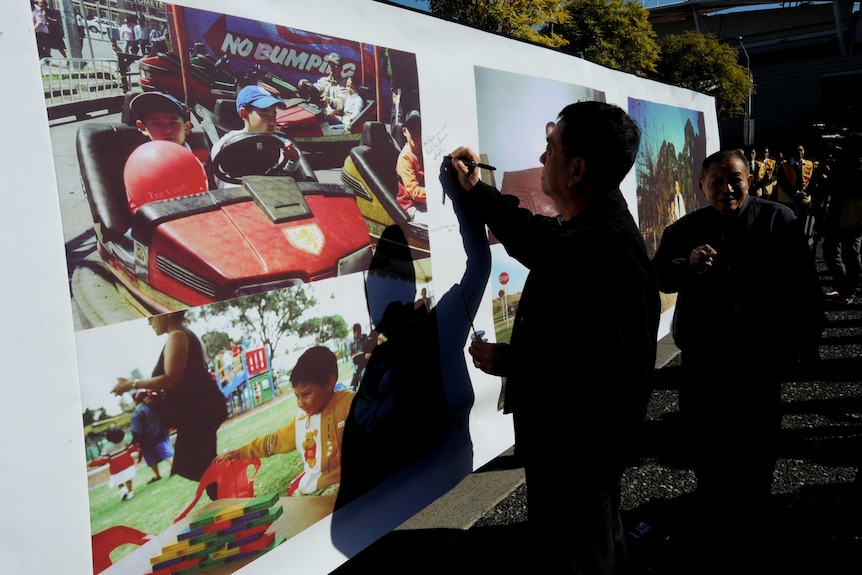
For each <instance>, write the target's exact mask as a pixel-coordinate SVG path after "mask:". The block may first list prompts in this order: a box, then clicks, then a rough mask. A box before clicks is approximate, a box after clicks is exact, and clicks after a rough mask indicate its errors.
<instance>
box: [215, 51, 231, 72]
mask: <svg viewBox="0 0 862 575" xmlns="http://www.w3.org/2000/svg"><path fill="white" fill-rule="evenodd" d="M228 64H230V56H228V55H227V54H224V55H222V56H221V57H220V58H219V59H218V60H216V61H215V64H214V65H213V68H215V70H216V71H221V70H222V69H223V68H226V67H227V65H228Z"/></svg>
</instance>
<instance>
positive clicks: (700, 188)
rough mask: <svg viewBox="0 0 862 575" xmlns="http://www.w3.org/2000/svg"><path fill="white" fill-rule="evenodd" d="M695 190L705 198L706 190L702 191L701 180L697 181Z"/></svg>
mask: <svg viewBox="0 0 862 575" xmlns="http://www.w3.org/2000/svg"><path fill="white" fill-rule="evenodd" d="M697 189H698V190H700V193H701V194H703V195H704V197H706V190H704V189H703V178H698V179H697Z"/></svg>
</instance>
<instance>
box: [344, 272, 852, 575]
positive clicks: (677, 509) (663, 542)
mask: <svg viewBox="0 0 862 575" xmlns="http://www.w3.org/2000/svg"><path fill="white" fill-rule="evenodd" d="M818 267H819V268H820V270H821V279H822V282H823V289H824V291H828V290H829V289H830V286H829V276H828V274H827V273H826V272H825V268H824V266H823V265H822V261H820V260H818ZM827 319H828V325H827V327H826V329H825V331H824V333H823V341H822V345H821V361H820V362H819V364H818V365H815V366H811V367H807V368H802V367H800V369H799V372H798V377H796V378H795V381H793V382H791V383H787V384H785V385H784V387H783V391H782V399H783V424H782V425H783V432H782V439H781V441H782V442H781V451H780V459H779V461H778V464H777V466H776V470H775V474H774V479H773V486H772V501H771V502H770V505H771V509H772V511H773V517H774V519H775V520H774V522H773V523H770V524H765V523H764V524H761V525H753V527H754V528H755V529H756V530H758V531H757V533H758V536H760V532H761V530H762V539H761V538H759V539H758V543H757V545H758V548H759V551H762V552H763V554H764V557H765V562H764V563H762V564H760V565H758V566H755V565H752V564H751V563H750V562H747V561H746V560H745V555H744V552H741V553H743V555H742V556H739V555H733V554H732V552H733V551H734V550H736V549H738V548H739V545H738V544H735V543H736V542H737V541H738V539H736V538H735V534H734V532H733V530H732V529H731V530H730V531H729V532H721V533H720V534H719V537H718V538H716V537H715V533H714V532H711V534H710V535H709V536H705V535H704V534H703V532H702V531H701V530H699V529H698V527H697V526H698V521H706V522H707V523H708V521H709V518H704V517H693V516H692V515H691V513H690V511H691V510H692V508H693V505H692V495H691V493H692V492H693V491H694V489H695V487H696V479H695V476H694V474H693V473H692V472H691V470H690V468H689V467H687V465H686V460H685V457H684V454H683V453H680V451H679V441H680V433H679V427H678V425H679V424H678V405H677V393H676V389H677V386H676V384H675V381H676V378H677V377H678V369H679V365H678V358H676V359H674V360H672V361H671V362H669V363H668V364H667V365H666V366H664V367H663V368H661V369H660V370H658V372H657V375H658V378H657V386H656V390H655V392H654V393H653V397H652V401H651V404H650V409H649V414H648V422H647V429H646V432H645V435H644V445H643V449H642V456H641V459H640V460H639V462H638V465H637V466H635V467H632V468H630V469H628V470H627V471H626V474H625V477H624V483H623V484H624V487H623V501H622V506H623V513H624V515H623V520H624V523H625V524H626V527H627V529H628V530H631V531H635V530H636V529H637V527H638V525H641V526H643V525H642V524H645V525H648V526H649V528H648V529H647V530H646V532H645V534H644V535H643V536H642V537H640V538H635V537H630V539H629V541H630V545H629V551H630V556H631V560H632V564H633V565H632V566H633V569H632V571H633V573H635V574H638V575H640V574H657V575H701V574H703V575H711V574H714V573H742V572H745V573H758V572H761V573H781V574H782V575H797V574H798V575H821V574H828V575H842V574H845V573H846V574H851V573H852V574H854V575H858V574H859V573H862V561H860V559H862V506H860V501H862V497H860V495H862V483H855V479H856V473H857V469H858V467H859V464H860V462H862V382H860V380H862V353H860V352H862V300H860V298H857V301H856V302H855V303H852V304H849V305H846V304H843V303H842V304H839V303H838V302H831V301H830V302H829V303H828V304H827ZM741 399H744V398H741ZM505 459H506V458H499V459H498V460H495V461H494V462H492V463H493V465H495V466H498V467H499V466H501V465H503V466H505V465H513V463H512V462H511V461H505ZM489 465H490V464H489ZM480 471H481V470H480ZM525 495H526V489H525V486H524V485H523V484H522V485H521V486H520V487H518V488H517V489H516V490H515V491H513V492H512V493H511V494H510V495H509V496H508V497H506V498H505V499H504V500H502V501H501V502H500V503H499V504H498V505H497V506H496V507H494V508H493V509H492V510H491V511H489V512H488V513H487V514H486V515H485V516H484V517H483V518H481V519H480V520H479V521H477V522H476V523H475V525H474V526H473V527H471V528H470V529H468V530H466V531H454V532H453V531H452V530H427V531H426V532H424V533H421V534H418V533H403V532H398V531H396V532H393V533H390V534H389V535H387V537H385V538H384V539H385V540H387V544H386V545H385V546H381V547H380V549H385V552H386V555H385V556H381V554H380V553H377V554H375V550H374V549H373V547H374V546H372V548H369V549H368V550H366V551H368V553H365V557H364V559H365V560H366V561H367V562H366V563H363V564H364V565H372V564H373V565H374V566H375V568H374V572H376V573H393V574H402V573H408V574H419V575H432V574H433V575H436V574H444V573H445V574H447V575H453V574H457V573H465V574H466V573H470V574H476V573H495V574H505V573H532V572H533V570H532V569H531V566H532V565H534V563H533V559H534V558H533V557H532V556H531V552H530V549H528V548H525V547H527V546H525V545H524V541H525V537H526V533H525V529H526V520H527V507H526V497H525ZM561 521H565V518H561ZM748 521H750V520H749V519H748V518H746V517H740V518H739V524H740V525H745V524H747V522H748ZM398 549H400V552H399V551H393V550H398ZM393 553H397V555H398V556H397V557H396V556H393ZM360 555H362V554H360ZM728 557H735V560H736V561H737V562H735V563H730V564H728V562H727V561H726V559H727V558H728ZM369 559H370V560H371V561H369ZM352 562H353V561H351V562H349V563H352ZM358 566H359V563H357V567H358ZM345 572H346V571H345ZM338 573H341V571H338Z"/></svg>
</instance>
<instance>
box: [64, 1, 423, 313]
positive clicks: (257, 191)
mask: <svg viewBox="0 0 862 575" xmlns="http://www.w3.org/2000/svg"><path fill="white" fill-rule="evenodd" d="M165 15H166V20H167V24H168V26H167V28H166V30H167V34H168V35H167V38H166V41H165V42H163V43H162V44H161V45H159V44H156V43H154V44H153V46H154V47H156V48H163V49H164V51H157V50H156V49H152V50H150V51H149V52H148V53H146V54H143V55H142V56H132V57H131V58H130V57H129V55H125V54H122V55H120V56H119V57H120V58H121V59H126V60H128V59H131V60H133V62H132V64H131V67H130V71H131V75H130V76H129V78H130V79H129V80H128V87H129V90H128V91H127V92H125V94H124V97H123V99H122V111H121V112H120V113H116V114H109V115H107V116H98V117H95V118H93V119H90V120H85V121H84V122H81V123H79V125H76V126H75V128H74V129H73V128H67V129H66V130H65V131H64V132H63V134H64V135H63V136H59V135H58V137H57V138H56V139H55V155H56V156H57V157H60V156H65V157H68V156H69V155H71V154H74V156H75V158H76V160H77V161H76V162H58V166H60V167H62V172H61V171H59V170H58V182H59V185H60V187H61V188H63V190H61V194H62V193H63V191H66V192H67V193H68V194H70V196H69V201H65V202H63V204H62V206H63V212H62V215H63V221H64V234H65V236H66V238H67V254H68V260H69V261H68V266H69V274H70V282H71V297H72V302H73V310H74V314H75V321H76V326H77V328H78V329H86V328H90V327H95V326H99V325H106V324H110V323H113V322H115V321H126V320H129V319H134V318H136V317H142V316H147V315H150V314H153V313H163V312H167V311H171V310H178V309H184V308H187V307H190V306H200V305H206V304H208V303H211V302H216V301H223V300H227V299H230V298H234V297H241V296H244V295H249V294H254V293H262V292H265V291H269V290H273V289H280V288H285V287H291V286H297V285H302V284H306V283H309V282H314V281H318V280H321V279H324V278H331V277H338V276H345V275H348V274H351V273H356V272H362V271H365V270H367V269H368V266H369V264H370V259H371V256H372V254H373V251H374V249H375V247H376V245H377V243H378V242H379V239H380V236H381V235H382V233H383V231H384V230H385V229H386V228H387V227H388V226H392V225H395V226H399V227H400V228H401V229H402V230H403V232H404V237H405V240H406V242H407V244H408V245H409V246H410V248H411V253H412V254H413V257H414V258H427V257H429V255H430V245H429V240H428V224H427V219H426V218H424V213H423V212H425V211H427V210H426V206H427V204H425V203H424V201H423V202H422V203H421V204H420V202H419V201H416V202H410V201H409V198H408V200H407V201H405V191H404V190H405V184H404V183H403V180H404V177H402V176H401V175H399V174H398V173H397V172H396V164H397V162H398V158H399V153H400V152H402V151H403V150H404V148H405V147H407V148H408V149H411V150H416V151H415V152H414V154H413V156H414V157H416V158H417V162H418V165H419V166H420V168H421V145H417V144H416V142H421V139H420V138H421V135H420V134H421V110H420V104H419V91H418V74H417V68H416V59H415V56H414V55H413V54H410V53H406V52H400V51H397V50H391V49H387V48H386V47H381V46H375V45H370V44H365V43H362V42H361V41H358V40H354V39H343V38H334V37H330V36H326V35H322V34H316V33H313V32H309V31H304V30H297V29H293V28H289V27H286V26H276V25H273V24H266V23H262V22H257V21H253V20H248V19H244V18H238V17H232V16H226V15H224V14H216V13H212V12H206V11H202V10H195V9H191V8H183V7H180V6H172V5H167V6H166V13H165ZM91 42H92V40H91ZM103 42H104V43H107V39H106V40H104V41H103ZM120 48H121V47H120ZM135 71H137V72H138V75H135V73H134V72H135ZM246 86H254V87H256V88H255V89H256V90H257V91H258V92H260V93H262V94H268V95H269V96H270V97H271V98H272V99H266V96H257V98H258V99H257V100H255V101H256V102H257V103H259V104H260V103H263V102H266V103H267V105H270V103H271V102H276V101H278V104H277V105H276V106H275V110H274V118H272V121H271V122H270V123H269V125H263V124H262V123H261V122H257V123H256V122H255V120H256V118H254V117H252V118H246V119H245V120H244V119H243V114H246V116H248V114H247V113H246V111H245V110H241V108H243V107H244V108H245V109H246V110H250V109H251V108H248V106H249V105H253V104H254V102H250V100H249V97H248V96H245V97H243V98H242V99H241V100H240V101H238V99H237V98H238V96H239V94H240V93H241V92H242V88H244V87H246ZM141 93H145V94H160V95H166V96H169V97H171V98H173V99H174V100H175V101H176V102H177V105H182V104H187V108H188V111H187V117H186V119H187V120H188V122H189V124H188V126H189V128H188V129H187V130H186V132H187V133H186V134H185V137H184V138H176V137H174V138H173V140H174V141H175V142H176V143H181V144H184V145H182V146H175V147H171V146H165V145H163V143H162V142H160V143H159V144H157V143H156V142H154V141H150V140H159V139H165V137H171V134H168V136H164V137H162V135H161V134H160V132H159V129H158V128H157V127H154V125H153V124H152V122H157V121H160V120H158V119H150V118H141V117H140V116H141V114H144V113H145V112H146V113H147V114H150V115H151V113H150V112H149V110H150V108H152V107H153V106H154V105H153V104H151V103H150V104H149V105H148V106H147V107H145V106H144V104H143V102H144V100H138V103H137V105H136V101H135V97H136V96H138V95H139V94H141ZM142 110H144V111H142ZM153 117H154V118H155V117H156V116H153ZM249 120H250V121H249ZM408 120H409V125H410V129H409V130H408V129H407V125H408ZM148 122H150V123H151V124H150V125H149V126H147V123H148ZM411 132H412V137H410V136H411ZM183 139H184V142H182V141H180V140H183ZM408 140H409V142H408ZM160 144H161V145H160ZM286 146H290V147H291V150H292V151H291V152H290V153H288V152H287V151H286V150H287V149H286V148H285V147H286ZM292 154H295V157H291V155H292ZM193 155H194V156H195V157H196V158H197V160H198V162H195V161H193V159H192V156H193ZM198 163H200V164H202V165H203V167H204V170H203V171H202V170H200V166H198ZM422 177H424V174H422ZM78 182H82V184H83V190H81V189H80V188H78V189H75V186H76V185H78ZM421 183H422V185H423V186H424V182H421ZM406 189H408V190H409V189H410V188H409V185H408V186H407V188H406ZM82 192H83V193H82ZM423 194H424V189H423ZM72 198H74V199H72ZM85 198H86V201H85ZM423 200H424V196H423ZM408 204H412V205H408ZM414 206H415V207H414Z"/></svg>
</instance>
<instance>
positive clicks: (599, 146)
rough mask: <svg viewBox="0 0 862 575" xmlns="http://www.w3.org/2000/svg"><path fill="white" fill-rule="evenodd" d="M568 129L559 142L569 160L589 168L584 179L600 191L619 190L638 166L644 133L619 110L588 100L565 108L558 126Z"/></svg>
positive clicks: (564, 131) (613, 106)
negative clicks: (560, 123)
mask: <svg viewBox="0 0 862 575" xmlns="http://www.w3.org/2000/svg"><path fill="white" fill-rule="evenodd" d="M560 121H564V122H565V125H564V128H563V131H562V133H561V134H560V138H561V141H562V144H563V150H564V152H565V154H566V156H567V157H570V158H571V157H575V156H577V157H579V158H583V159H584V160H585V163H586V165H587V167H586V174H585V178H586V179H589V180H592V182H593V183H594V184H595V185H596V186H597V187H598V188H600V189H602V188H616V187H618V186H619V185H620V182H622V181H623V178H625V177H626V174H628V173H629V170H631V168H632V166H633V165H634V163H635V158H637V155H638V148H639V147H640V139H641V130H640V128H639V127H638V125H637V124H636V123H635V122H634V120H632V119H631V117H630V116H629V115H628V114H627V113H626V112H625V110H623V109H622V108H620V107H619V106H616V105H614V104H607V103H605V102H595V101H592V100H588V101H585V102H576V103H574V104H569V105H568V106H566V107H565V108H563V109H562V110H561V111H560V113H559V115H558V116H557V122H560Z"/></svg>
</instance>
